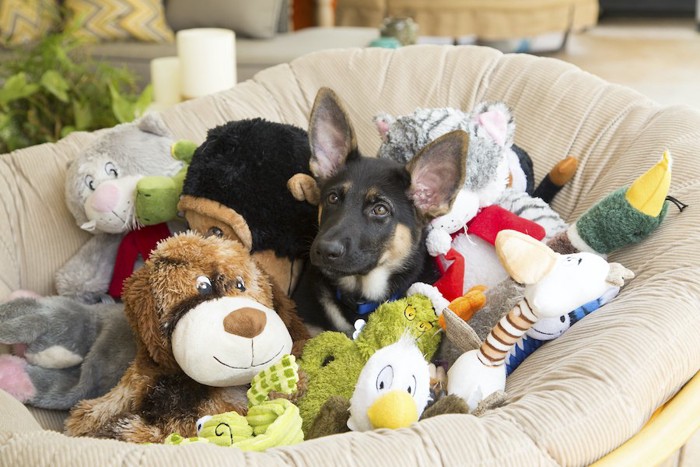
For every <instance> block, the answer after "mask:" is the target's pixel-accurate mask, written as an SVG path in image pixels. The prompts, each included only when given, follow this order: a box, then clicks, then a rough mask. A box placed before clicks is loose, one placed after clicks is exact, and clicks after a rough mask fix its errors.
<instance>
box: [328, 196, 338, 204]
mask: <svg viewBox="0 0 700 467" xmlns="http://www.w3.org/2000/svg"><path fill="white" fill-rule="evenodd" d="M339 199H340V198H338V195H337V194H336V193H328V196H327V197H326V200H327V201H328V204H336V203H337V202H338V201H339Z"/></svg>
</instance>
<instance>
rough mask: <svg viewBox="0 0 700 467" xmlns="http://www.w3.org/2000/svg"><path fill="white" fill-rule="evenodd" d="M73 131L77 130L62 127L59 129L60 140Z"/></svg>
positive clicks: (70, 127)
mask: <svg viewBox="0 0 700 467" xmlns="http://www.w3.org/2000/svg"><path fill="white" fill-rule="evenodd" d="M75 130H77V128H76V127H74V126H64V127H63V128H61V138H65V137H66V136H68V135H69V134H70V133H72V132H74V131H75Z"/></svg>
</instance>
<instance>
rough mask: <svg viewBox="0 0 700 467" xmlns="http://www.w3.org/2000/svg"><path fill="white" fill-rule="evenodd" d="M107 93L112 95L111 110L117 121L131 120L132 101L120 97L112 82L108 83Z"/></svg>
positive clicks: (132, 111)
mask: <svg viewBox="0 0 700 467" xmlns="http://www.w3.org/2000/svg"><path fill="white" fill-rule="evenodd" d="M109 93H110V94H111V96H112V112H113V113H114V116H115V117H117V120H118V121H119V123H126V122H130V121H132V120H133V119H134V107H135V105H134V103H133V102H129V101H128V100H127V99H125V98H124V97H122V95H121V94H119V91H118V90H117V89H116V88H115V87H114V86H113V85H112V83H110V84H109Z"/></svg>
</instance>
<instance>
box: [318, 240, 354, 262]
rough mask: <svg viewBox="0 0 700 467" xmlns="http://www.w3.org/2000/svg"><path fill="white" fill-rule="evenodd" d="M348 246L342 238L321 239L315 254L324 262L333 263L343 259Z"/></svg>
mask: <svg viewBox="0 0 700 467" xmlns="http://www.w3.org/2000/svg"><path fill="white" fill-rule="evenodd" d="M346 250H347V249H346V247H345V245H344V244H343V242H342V241H340V240H335V239H333V240H325V239H321V240H319V241H318V242H317V243H316V245H315V248H314V254H315V256H316V257H317V260H320V261H322V262H323V263H326V264H327V263H333V262H335V261H338V260H339V259H341V258H342V257H343V256H344V255H345V252H346Z"/></svg>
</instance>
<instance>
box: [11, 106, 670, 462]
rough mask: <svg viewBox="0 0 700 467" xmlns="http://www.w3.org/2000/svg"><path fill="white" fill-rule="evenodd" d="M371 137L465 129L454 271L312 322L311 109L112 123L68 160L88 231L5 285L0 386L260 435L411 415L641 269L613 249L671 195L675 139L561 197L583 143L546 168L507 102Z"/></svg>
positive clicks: (442, 114) (106, 416)
mask: <svg viewBox="0 0 700 467" xmlns="http://www.w3.org/2000/svg"><path fill="white" fill-rule="evenodd" d="M374 121H375V124H376V126H377V129H378V131H379V136H380V137H381V139H382V145H381V147H380V150H379V154H378V156H379V157H380V158H388V159H392V160H396V161H399V162H407V161H410V160H411V158H412V157H413V156H415V155H416V154H417V153H418V151H419V150H420V149H421V148H422V147H423V146H425V145H426V144H428V143H430V142H431V141H433V140H435V139H436V138H438V137H440V136H441V135H443V134H445V133H448V132H450V131H453V130H460V131H464V132H466V133H467V135H468V137H469V149H468V156H467V160H466V167H465V173H466V177H465V181H464V185H463V186H462V188H461V190H460V192H459V194H458V195H457V197H456V199H455V200H454V202H453V203H452V205H451V210H450V212H449V213H447V214H445V215H443V216H440V217H438V218H436V219H434V220H433V221H432V222H431V223H430V225H429V226H428V234H427V240H426V242H427V247H428V251H429V253H430V254H431V255H432V256H434V257H435V259H434V260H435V262H436V264H437V266H438V268H439V269H440V271H441V277H440V279H438V281H437V282H436V283H434V284H422V283H417V284H414V286H413V287H411V288H410V289H409V291H408V292H407V294H406V296H404V297H401V298H398V299H397V300H394V301H390V302H386V303H382V304H381V305H380V306H379V307H378V308H377V309H376V310H375V311H374V312H372V313H371V314H370V315H369V317H368V318H367V319H366V322H358V323H357V325H356V329H355V332H354V333H353V335H347V334H345V333H342V332H336V331H323V332H320V333H319V334H317V335H315V336H313V337H312V336H311V334H310V333H309V330H308V329H307V327H306V326H305V325H304V323H303V322H302V320H301V319H300V318H299V315H298V314H297V311H296V306H295V303H294V301H293V300H292V299H291V298H290V297H291V295H292V292H293V291H294V290H295V287H296V286H297V284H298V282H299V278H300V275H301V274H302V271H303V267H304V263H305V261H306V260H307V259H308V254H309V251H308V250H309V246H310V245H311V242H312V240H313V238H314V236H315V231H316V225H317V215H318V208H317V204H318V202H319V199H318V198H319V192H318V188H317V184H316V180H315V179H314V178H313V176H312V172H311V171H310V168H309V160H310V157H311V148H310V145H309V138H308V135H307V132H306V131H305V130H304V129H301V128H298V127H295V126H293V125H288V124H282V123H275V122H270V121H266V120H263V119H259V118H254V119H246V120H240V121H232V122H228V123H226V124H224V125H221V126H219V127H216V128H213V129H211V130H210V131H209V132H208V134H207V135H206V139H205V141H204V142H203V143H202V144H200V145H197V144H195V143H193V142H190V141H182V140H180V141H177V140H175V139H174V137H173V136H172V135H171V134H170V132H169V131H168V129H167V127H166V125H165V124H164V122H163V121H162V119H161V118H160V117H159V115H158V114H148V115H146V116H144V117H142V118H141V119H140V120H138V121H137V122H134V123H127V124H122V125H118V126H116V127H115V128H113V129H111V130H109V131H106V132H104V133H103V134H102V135H101V136H99V137H98V138H97V139H96V140H95V142H94V143H93V144H92V145H90V146H88V147H86V148H85V149H84V150H83V151H82V152H81V153H80V154H78V156H77V157H76V159H75V160H74V161H73V162H72V164H71V165H70V167H69V170H68V173H67V179H66V191H65V199H66V202H67V204H68V207H69V209H70V211H71V213H72V214H73V216H74V217H75V220H76V223H77V225H78V226H80V228H82V229H84V230H86V231H88V232H90V233H92V234H93V235H92V237H91V238H90V240H89V241H88V242H87V243H86V244H85V245H84V246H83V247H82V248H81V249H80V250H79V251H78V252H77V253H76V254H75V256H74V257H73V258H71V259H70V260H69V261H68V262H67V263H66V264H65V266H64V267H62V268H61V269H60V270H59V271H58V272H57V274H56V277H55V284H56V290H57V291H58V295H56V296H49V297H39V296H37V295H36V294H33V293H31V292H30V291H17V292H16V293H15V294H13V296H12V297H11V300H9V301H7V302H5V303H3V304H0V343H4V344H9V345H11V346H12V349H13V352H12V354H8V355H2V356H0V389H3V390H5V391H7V392H8V393H10V394H11V395H13V396H14V397H16V398H17V399H18V400H20V401H22V402H24V403H26V404H30V405H33V406H36V407H42V408H49V409H63V410H68V409H70V410H71V412H70V416H69V418H68V419H67V422H66V430H67V433H69V434H71V435H75V436H95V437H106V438H115V439H120V440H124V441H131V442H139V443H163V442H165V443H167V444H174V445H186V444H191V443H201V442H204V443H213V444H217V445H221V446H229V447H234V448H239V449H244V450H264V449H267V448H270V447H274V446H281V445H289V444H294V443H298V442H301V441H302V440H303V439H310V438H315V437H319V436H326V435H330V434H335V433H341V432H344V431H349V430H354V431H366V430H372V429H377V428H391V429H395V428H401V427H406V426H408V425H410V424H411V423H414V422H417V421H418V420H420V419H422V418H426V417H431V416H436V415H440V414H445V413H471V414H474V415H480V414H483V413H485V412H487V411H488V410H494V409H496V408H497V407H499V406H500V405H502V404H505V403H507V395H506V393H505V387H506V378H507V376H508V375H509V374H510V373H511V372H512V371H515V369H516V368H517V367H518V365H519V364H520V363H521V362H522V361H523V360H524V359H525V358H527V356H528V355H530V354H531V353H532V352H534V351H535V350H536V349H537V348H539V347H540V346H542V345H543V344H545V343H546V341H547V340H549V339H552V338H554V337H558V336H560V335H561V334H563V333H564V332H565V331H566V330H567V329H568V328H569V327H570V326H571V325H573V324H574V323H576V322H577V321H578V320H580V319H583V318H584V317H585V316H587V315H588V314H590V313H591V312H593V311H595V310H597V309H599V308H600V307H602V306H604V305H605V304H606V303H607V302H609V301H610V300H612V299H614V297H615V296H616V295H617V294H618V293H619V292H620V289H621V287H622V286H623V285H624V283H625V281H627V280H630V279H632V278H633V277H634V274H633V273H632V271H629V270H627V269H626V268H624V267H623V266H622V265H620V264H617V263H609V262H607V260H606V255H607V254H609V253H611V252H613V251H615V250H618V249H620V248H624V247H625V246H628V245H632V244H634V243H637V242H640V241H642V240H643V239H644V238H646V237H647V236H649V235H651V234H652V233H653V232H654V230H655V229H656V228H658V227H659V225H660V224H661V222H662V221H663V219H664V218H665V216H666V213H667V199H666V197H667V194H668V191H669V187H670V177H671V156H670V154H668V153H665V154H663V155H662V157H661V160H660V162H659V163H658V164H656V165H655V166H654V167H651V168H650V169H649V170H648V171H647V172H646V173H644V174H640V177H639V178H638V179H637V180H636V181H635V182H634V183H632V184H631V185H630V186H628V187H621V188H620V190H618V191H616V192H613V193H610V194H609V195H608V196H607V197H605V198H604V199H602V200H601V201H600V202H598V203H597V204H596V205H595V206H593V207H592V208H591V209H589V210H588V211H587V212H586V213H584V214H583V215H582V216H580V217H579V218H578V219H577V220H576V221H575V222H573V223H571V224H568V223H566V222H565V221H564V220H563V219H562V218H561V217H560V216H559V215H558V214H557V213H556V212H555V211H554V210H553V209H552V208H551V207H550V205H549V202H550V201H551V200H552V199H553V197H554V196H556V193H557V192H558V191H559V190H560V189H562V187H563V186H564V185H565V184H566V182H567V181H568V180H570V179H571V178H572V177H574V176H575V172H576V160H575V158H572V157H565V158H562V161H561V162H560V163H559V164H557V166H556V167H554V168H552V170H551V171H550V172H549V174H548V175H547V177H546V178H545V179H544V180H543V181H541V182H540V183H539V185H538V186H537V187H536V186H535V183H534V171H533V168H532V161H531V160H530V158H529V156H528V154H527V152H526V151H524V150H523V149H522V148H520V147H519V146H517V145H516V144H514V139H515V120H514V117H513V115H512V113H511V111H510V109H509V108H508V107H507V105H506V104H505V103H502V102H495V103H482V104H479V105H477V106H476V107H475V108H474V109H472V110H470V111H463V110H459V109H450V108H441V109H417V110H416V111H415V112H414V113H412V114H410V115H405V116H399V117H394V116H391V115H389V114H386V113H382V114H378V115H377V116H376V117H375V120H374Z"/></svg>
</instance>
